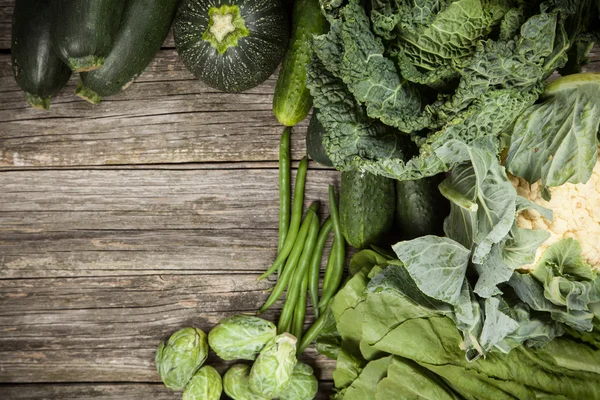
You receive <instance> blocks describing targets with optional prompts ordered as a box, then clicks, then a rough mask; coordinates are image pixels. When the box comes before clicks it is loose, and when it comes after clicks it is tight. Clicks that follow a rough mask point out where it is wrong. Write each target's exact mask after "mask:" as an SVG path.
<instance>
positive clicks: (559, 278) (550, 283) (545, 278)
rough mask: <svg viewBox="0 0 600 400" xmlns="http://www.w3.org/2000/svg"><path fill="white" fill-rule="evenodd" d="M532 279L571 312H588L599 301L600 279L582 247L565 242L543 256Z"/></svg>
mask: <svg viewBox="0 0 600 400" xmlns="http://www.w3.org/2000/svg"><path fill="white" fill-rule="evenodd" d="M532 275H533V276H534V277H535V278H536V279H537V280H538V281H540V282H541V283H542V284H543V285H544V296H545V297H546V299H548V300H550V301H551V302H552V303H554V304H556V305H558V306H565V307H566V308H567V309H568V310H582V311H588V310H589V308H588V305H589V304H591V303H596V302H599V301H600V277H598V276H597V274H596V272H594V271H593V270H592V268H591V267H590V266H589V265H588V264H587V263H586V262H585V261H584V260H583V257H582V256H581V245H580V244H579V242H577V241H576V240H574V239H570V238H568V239H562V240H561V241H559V242H557V243H554V244H553V245H552V246H550V247H549V248H548V249H547V250H546V251H545V252H544V254H543V256H542V258H541V259H540V261H539V262H538V264H537V265H536V268H535V270H534V271H533V272H532Z"/></svg>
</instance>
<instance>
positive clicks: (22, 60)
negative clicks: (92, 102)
mask: <svg viewBox="0 0 600 400" xmlns="http://www.w3.org/2000/svg"><path fill="white" fill-rule="evenodd" d="M50 13H51V11H50V2H49V1H47V0H19V1H17V2H16V4H15V11H14V14H13V22H12V41H11V59H12V67H13V74H14V76H15V80H16V81H17V84H18V85H19V87H20V88H21V89H23V90H24V91H25V96H26V98H27V101H28V102H29V104H31V106H33V107H35V108H40V109H44V110H48V109H49V108H50V98H51V97H52V96H54V95H56V94H57V93H58V91H59V90H60V89H61V88H62V87H63V86H64V85H65V84H66V83H67V81H68V80H69V77H70V76H71V70H70V69H69V67H67V66H66V65H65V64H64V63H63V62H62V61H61V59H60V58H59V57H58V55H57V54H56V53H55V52H54V49H53V48H52V43H51V41H50V25H51V23H52V19H51V18H50Z"/></svg>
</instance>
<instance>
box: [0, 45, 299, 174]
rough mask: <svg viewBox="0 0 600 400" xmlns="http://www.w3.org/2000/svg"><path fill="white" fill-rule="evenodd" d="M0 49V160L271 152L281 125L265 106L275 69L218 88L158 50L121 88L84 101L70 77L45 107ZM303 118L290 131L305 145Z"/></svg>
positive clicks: (15, 163) (114, 160)
mask: <svg viewBox="0 0 600 400" xmlns="http://www.w3.org/2000/svg"><path fill="white" fill-rule="evenodd" d="M9 64H10V56H8V55H0V166H1V167H19V166H50V167H54V166H80V165H104V164H155V163H183V162H215V161H217V162H223V161H272V160H277V150H278V146H277V142H278V138H279V136H280V134H281V130H282V128H281V126H280V125H279V124H278V123H277V120H276V119H275V117H274V116H273V113H272V110H271V104H272V94H273V90H274V87H275V80H276V75H273V76H272V77H271V78H269V79H268V80H267V81H266V82H265V83H264V84H263V85H260V86H259V87H257V88H254V89H251V90H249V91H247V92H244V93H238V94H232V93H220V92H217V91H215V90H213V89H210V88H208V87H207V86H205V85H203V84H202V83H200V82H199V81H197V80H195V79H194V78H193V76H192V75H191V74H190V73H189V72H187V71H186V70H185V68H184V67H183V65H182V63H181V61H180V60H179V59H178V57H177V55H176V52H175V50H162V51H161V52H159V56H158V57H157V58H156V59H155V60H154V61H153V62H152V64H151V66H150V67H149V69H148V70H147V71H146V72H145V73H144V74H142V75H141V76H140V78H139V79H138V80H137V81H136V82H134V83H133V84H132V85H131V86H130V87H129V88H128V89H127V90H126V91H125V92H123V93H120V94H118V95H115V96H113V97H110V98H107V99H105V100H104V101H102V102H101V103H100V104H98V105H95V106H94V105H91V104H89V103H87V102H85V101H83V100H81V99H79V98H78V97H77V96H75V95H74V90H75V87H76V85H77V78H76V77H72V78H71V80H70V81H69V84H68V85H67V86H66V87H65V88H64V89H63V91H62V92H61V94H59V95H58V96H57V97H56V99H55V100H54V101H53V104H52V108H51V110H50V111H48V112H46V111H40V110H35V109H32V108H31V107H29V106H28V105H27V104H26V103H25V99H24V96H23V93H22V92H21V91H20V90H19V88H18V87H17V85H16V83H15V82H14V79H13V77H12V75H11V71H10V65H9ZM306 125H307V121H305V122H303V123H302V124H300V125H299V126H298V128H296V129H295V132H294V134H293V135H292V149H293V158H295V159H300V158H301V157H302V156H303V155H304V153H305V151H306V150H305V143H304V135H305V132H306Z"/></svg>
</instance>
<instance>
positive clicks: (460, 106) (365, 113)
mask: <svg viewBox="0 0 600 400" xmlns="http://www.w3.org/2000/svg"><path fill="white" fill-rule="evenodd" d="M586 2H589V0H586ZM517 3H519V4H520V3H521V2H517ZM506 4H508V2H505V4H502V2H500V1H473V0H460V1H437V2H436V1H427V0H421V1H418V2H403V1H401V0H394V1H389V2H387V1H384V0H378V1H375V2H374V3H373V8H372V10H371V11H370V17H371V19H372V20H373V19H374V20H373V26H371V21H370V20H369V15H368V13H367V12H366V11H365V9H364V8H363V7H362V6H361V5H360V2H359V1H358V0H350V1H349V2H347V3H346V2H344V1H326V0H322V8H323V9H324V10H326V12H327V15H328V18H329V21H330V23H331V30H330V31H329V32H328V33H327V34H325V35H321V36H317V37H315V39H314V51H313V56H312V58H311V63H310V66H309V68H308V76H307V86H308V88H309V89H310V91H311V94H312V96H313V98H314V104H315V106H316V107H317V108H318V109H319V121H320V122H321V123H322V124H323V126H324V128H325V131H326V133H325V135H324V137H323V144H324V149H325V152H326V153H327V154H328V155H329V157H330V158H331V160H332V162H333V164H334V166H335V167H336V168H337V169H339V170H348V169H354V168H361V169H364V170H366V171H368V172H371V173H374V174H378V175H384V176H387V177H391V178H396V179H400V180H407V179H419V178H422V177H427V176H432V175H435V174H437V173H439V172H445V171H449V170H451V169H452V168H454V167H455V166H456V165H458V164H459V163H461V162H463V161H464V159H458V158H443V157H441V156H440V153H443V152H444V146H445V145H446V143H447V142H448V141H450V140H453V139H456V140H459V141H461V142H463V143H466V144H471V143H473V142H474V141H476V140H478V139H479V138H482V137H490V138H492V140H495V141H497V140H498V138H499V136H500V134H501V133H502V132H503V131H505V130H506V129H507V128H509V127H510V126H511V125H512V124H513V123H514V121H515V120H516V119H517V117H518V116H519V115H520V114H522V113H523V112H524V111H525V109H527V108H528V107H529V106H531V105H532V104H533V103H534V102H535V101H536V99H537V98H538V97H539V94H540V93H541V92H542V91H543V87H544V81H545V79H546V78H547V77H548V76H549V75H550V74H551V73H552V72H553V71H554V70H555V69H556V68H558V67H560V66H562V65H563V64H564V63H565V62H566V60H567V55H566V53H567V51H568V49H569V47H570V45H571V37H572V35H573V34H577V33H578V32H579V30H580V29H579V30H578V29H575V28H572V27H578V26H579V24H577V23H571V25H570V29H569V30H568V32H567V30H566V29H565V28H564V26H565V23H566V22H565V21H567V20H568V21H571V20H570V19H569V18H571V17H572V18H571V19H576V18H577V13H578V12H581V11H580V10H579V9H577V7H574V6H571V5H570V3H569V2H568V1H566V0H552V1H548V2H545V3H543V6H540V7H537V6H530V7H525V6H522V7H521V6H519V7H516V8H507V7H506ZM406 7H408V9H410V10H411V12H406V10H408V9H407V8H406ZM475 10H479V11H475ZM481 10H483V11H481ZM513 10H515V11H513ZM377 13H379V14H377ZM377 15H379V17H377ZM467 15H468V16H469V20H470V18H471V17H475V16H481V18H482V21H483V20H485V21H487V22H486V23H482V24H481V27H480V28H473V32H477V34H476V35H475V36H476V37H477V38H476V39H474V38H473V37H468V38H465V39H464V40H465V42H464V43H463V42H457V41H456V40H457V39H456V35H454V33H456V32H459V31H461V29H471V28H470V27H466V26H462V27H459V26H458V24H459V21H460V18H462V17H465V18H466V16H467ZM573 15H574V16H573ZM459 16H462V17H459ZM521 16H522V18H521ZM503 18H504V19H503ZM509 18H510V22H508V19H509ZM432 21H433V22H434V23H437V22H439V23H441V21H446V23H447V24H448V26H449V29H448V32H449V33H450V32H454V33H452V34H449V37H450V39H449V40H450V41H449V42H443V44H442V46H443V47H444V52H447V53H448V54H455V55H457V57H458V58H457V59H456V60H460V61H456V60H455V61H453V62H452V63H450V64H451V67H449V68H450V69H452V71H450V70H449V71H450V72H448V74H447V76H451V75H452V76H456V77H459V78H460V79H459V82H458V85H457V86H456V87H455V88H454V89H451V90H450V92H449V93H439V94H438V96H437V99H435V98H434V100H433V101H431V100H430V99H431V93H429V92H427V91H423V90H422V89H421V87H420V85H418V84H415V83H414V82H410V81H407V79H406V76H405V75H407V76H408V75H409V74H410V68H408V67H407V65H408V64H407V63H404V61H406V59H407V58H408V55H407V53H406V51H400V50H398V49H399V48H402V39H401V35H399V34H398V32H399V31H401V32H408V31H409V30H407V29H406V28H402V27H406V26H409V25H410V26H412V27H413V28H414V29H416V30H415V31H414V32H420V29H427V28H426V27H427V26H430V24H431V23H432ZM451 21H454V22H453V23H452V22H451ZM477 21H479V19H477ZM521 21H523V22H522V25H521V26H520V27H519V29H515V26H516V25H517V24H518V23H521ZM478 23H479V22H478ZM486 24H487V25H486ZM463 25H468V24H463ZM484 25H485V27H484ZM496 25H500V26H499V27H498V26H496ZM435 26H436V27H438V28H439V30H440V32H441V31H442V30H443V28H442V25H435ZM417 27H418V28H417ZM431 27H432V26H430V28H431ZM494 27H495V28H497V30H499V31H500V33H501V34H500V35H499V36H498V37H496V36H494V35H491V34H490V35H488V33H487V32H488V31H490V30H491V31H494V29H491V28H494ZM431 29H436V28H431ZM572 31H573V32H572ZM385 32H388V33H389V34H386V33H385ZM440 32H439V34H440V35H441V33H440ZM407 34H408V33H407ZM510 34H513V35H514V36H510ZM432 35H433V34H432ZM434 36H435V35H434ZM434 36H432V37H434ZM458 36H460V35H458ZM492 36H494V38H492ZM435 37H438V36H435ZM439 37H440V40H442V39H441V36H439ZM432 40H433V39H432ZM468 43H471V44H468ZM463 45H464V46H463ZM467 48H469V52H466V49H467ZM461 49H465V53H464V57H463V56H462V55H461V54H463V53H461V51H462V50H461ZM400 53H401V54H402V56H398V57H395V56H394V54H396V55H398V54H400ZM433 53H435V51H434V52H433ZM415 54H416V53H415ZM403 57H404V58H403ZM434 58H435V57H434ZM402 59H404V61H402ZM432 60H433V59H432ZM409 61H410V60H409ZM407 62H408V61H407ZM431 62H434V61H431ZM403 65H404V67H403ZM411 65H412V64H411ZM446 65H448V64H446ZM412 67H414V68H417V67H415V66H414V65H412ZM419 68H421V67H419ZM421 69H423V70H424V68H421ZM443 69H444V68H440V69H439V70H438V71H441V70H443ZM450 86H452V85H450ZM452 90H453V92H452ZM394 128H395V129H394ZM401 132H404V133H401ZM403 134H404V135H405V134H411V138H412V139H413V141H414V142H415V143H416V144H417V147H418V150H419V151H418V154H417V155H416V156H414V157H408V156H407V154H403V152H402V149H401V147H402V145H401V143H402V140H400V139H399V138H398V136H399V135H403ZM404 153H407V152H406V151H405V152H404Z"/></svg>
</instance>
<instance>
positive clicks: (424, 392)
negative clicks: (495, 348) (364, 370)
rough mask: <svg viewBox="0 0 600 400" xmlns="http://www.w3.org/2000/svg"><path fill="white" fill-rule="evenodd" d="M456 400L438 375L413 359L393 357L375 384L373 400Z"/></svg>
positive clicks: (455, 396) (457, 397)
mask: <svg viewBox="0 0 600 400" xmlns="http://www.w3.org/2000/svg"><path fill="white" fill-rule="evenodd" d="M395 399H398V400H400V399H403V400H458V399H460V397H459V396H457V395H456V394H454V393H453V392H452V390H450V388H449V387H448V386H447V385H446V384H445V383H444V381H442V380H441V379H440V378H439V377H438V376H436V375H435V374H433V373H431V372H430V371H428V370H427V369H425V368H423V367H421V366H420V365H419V364H417V363H416V362H414V361H411V360H407V359H405V358H401V357H394V358H393V359H392V362H391V363H390V365H389V367H388V370H387V376H386V377H385V378H383V379H382V380H380V381H379V383H378V384H377V392H376V393H375V400H395Z"/></svg>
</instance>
